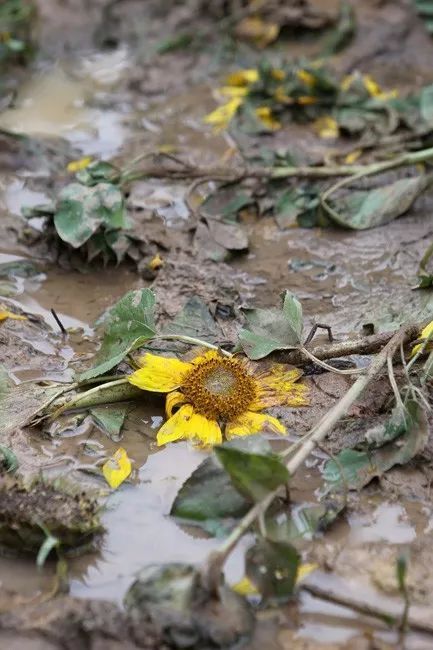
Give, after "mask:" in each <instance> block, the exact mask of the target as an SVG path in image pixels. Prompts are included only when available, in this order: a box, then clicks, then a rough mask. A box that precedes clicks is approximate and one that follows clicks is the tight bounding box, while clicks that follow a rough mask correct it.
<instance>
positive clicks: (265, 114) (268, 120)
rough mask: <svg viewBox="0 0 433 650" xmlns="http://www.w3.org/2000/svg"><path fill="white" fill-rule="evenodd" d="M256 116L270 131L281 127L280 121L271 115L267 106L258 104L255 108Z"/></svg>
mask: <svg viewBox="0 0 433 650" xmlns="http://www.w3.org/2000/svg"><path fill="white" fill-rule="evenodd" d="M254 112H255V114H256V117H258V119H259V120H260V122H261V123H262V124H263V125H264V126H265V127H266V128H267V129H270V130H271V131H278V129H280V128H281V123H280V122H279V121H278V120H276V119H275V117H274V116H273V115H272V111H271V109H270V108H269V106H259V107H258V108H256V109H255V111H254Z"/></svg>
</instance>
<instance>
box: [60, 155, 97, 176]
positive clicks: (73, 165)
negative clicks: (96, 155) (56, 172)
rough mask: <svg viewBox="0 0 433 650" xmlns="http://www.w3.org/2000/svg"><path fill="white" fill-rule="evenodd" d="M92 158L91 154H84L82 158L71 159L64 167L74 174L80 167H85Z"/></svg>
mask: <svg viewBox="0 0 433 650" xmlns="http://www.w3.org/2000/svg"><path fill="white" fill-rule="evenodd" d="M92 160H93V158H92V157H91V156H85V157H84V158H80V159H79V160H71V162H69V163H68V164H67V166H66V169H67V171H68V172H70V173H71V174H74V173H75V172H79V171H81V170H82V169H86V167H88V166H89V165H90V163H91V162H92Z"/></svg>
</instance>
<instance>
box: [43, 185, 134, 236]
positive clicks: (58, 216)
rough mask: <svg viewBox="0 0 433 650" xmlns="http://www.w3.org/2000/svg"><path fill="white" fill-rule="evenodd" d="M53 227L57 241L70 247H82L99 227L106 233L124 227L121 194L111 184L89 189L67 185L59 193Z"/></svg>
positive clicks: (124, 220)
mask: <svg viewBox="0 0 433 650" xmlns="http://www.w3.org/2000/svg"><path fill="white" fill-rule="evenodd" d="M54 226H55V228H56V231H57V234H58V235H59V237H60V239H62V240H63V241H65V242H67V243H68V244H70V245H71V246H72V247H73V248H79V247H80V246H82V245H83V244H84V243H85V242H86V241H87V240H88V239H90V237H91V236H92V235H94V234H95V233H96V232H97V231H98V229H99V228H100V227H101V226H104V227H105V228H106V229H107V230H118V229H121V228H126V227H127V221H126V217H125V206H124V200H123V195H122V192H121V191H120V189H119V188H118V187H117V186H115V185H112V184H111V183H98V184H97V185H94V186H91V187H89V186H86V185H82V184H81V183H70V184H69V185H67V186H66V187H64V188H63V190H62V191H61V192H60V194H59V200H58V202H57V205H56V211H55V215H54Z"/></svg>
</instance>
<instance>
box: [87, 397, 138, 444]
mask: <svg viewBox="0 0 433 650" xmlns="http://www.w3.org/2000/svg"><path fill="white" fill-rule="evenodd" d="M128 408H129V406H128V405H127V404H126V405H125V404H121V405H120V406H112V405H111V404H110V405H107V406H98V407H94V408H92V409H90V415H91V416H92V419H93V421H94V422H95V424H96V426H97V427H98V428H99V429H101V430H102V431H103V432H104V433H106V434H107V436H108V437H109V438H110V439H111V440H113V441H114V442H118V441H119V440H120V439H121V437H122V436H121V431H122V427H123V424H124V422H125V417H126V414H127V412H128Z"/></svg>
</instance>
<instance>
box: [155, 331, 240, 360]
mask: <svg viewBox="0 0 433 650" xmlns="http://www.w3.org/2000/svg"><path fill="white" fill-rule="evenodd" d="M161 339H162V340H165V341H181V342H182V343H189V344H190V345H197V346H199V347H204V348H209V349H210V350H218V351H219V352H221V354H222V355H224V356H225V357H232V356H233V355H232V353H231V352H227V350H223V349H222V348H220V347H218V345H214V344H213V343H208V342H207V341H202V340H201V339H196V338H194V337H193V336H184V335H183V334H157V335H156V336H153V337H152V341H156V340H161Z"/></svg>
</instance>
